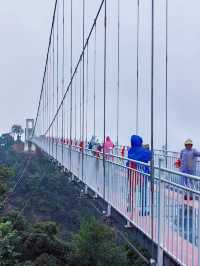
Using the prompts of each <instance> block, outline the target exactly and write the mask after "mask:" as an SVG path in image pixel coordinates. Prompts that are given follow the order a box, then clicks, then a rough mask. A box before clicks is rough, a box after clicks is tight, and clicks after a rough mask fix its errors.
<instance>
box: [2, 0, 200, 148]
mask: <svg viewBox="0 0 200 266" xmlns="http://www.w3.org/2000/svg"><path fill="white" fill-rule="evenodd" d="M81 2H82V1H81V0H74V6H75V9H74V12H75V13H76V15H75V20H74V32H76V33H74V34H75V37H74V43H75V44H74V50H75V52H74V57H73V61H74V64H75V62H76V61H77V59H78V56H79V54H80V51H79V50H80V45H81V41H82V40H81V38H80V37H79V35H80V33H81ZM136 2H137V1H136V0H122V1H121V40H120V54H121V57H120V60H121V70H120V84H121V86H120V90H121V94H120V96H121V99H120V106H121V109H120V112H121V114H120V142H121V143H122V142H123V143H128V139H129V136H130V135H131V134H132V133H134V130H135V95H136V60H135V59H136ZM68 3H69V1H68V0H66V5H68ZM99 3H100V0H86V12H87V23H86V28H87V30H86V32H88V29H89V27H90V25H91V23H92V21H93V17H94V14H95V12H96V10H97V7H98V5H99ZM53 6H54V0H42V1H41V0H34V1H33V0H28V1H27V0H18V1H13V0H6V1H1V3H0V36H1V42H0V92H1V97H0V114H1V116H0V118H1V120H0V121H1V123H0V132H1V133H2V132H7V131H8V130H9V129H10V127H11V126H12V124H13V123H19V124H22V125H24V121H25V119H26V118H32V117H33V118H34V117H35V115H36V110H37V105H38V98H39V93H40V89H41V81H42V75H43V69H44V63H45V57H46V50H47V44H48V38H49V32H50V25H51V19H52V13H53ZM155 6H156V10H155V23H156V26H155V36H156V39H155V142H156V145H157V146H161V145H163V144H164V125H165V121H164V116H165V113H164V102H165V98H164V92H165V91H164V89H165V64H164V63H165V60H164V59H165V24H164V22H165V16H164V15H165V9H164V7H165V0H156V1H155ZM199 10H200V2H199V0H191V1H186V0H173V1H172V0H169V81H168V82H169V146H170V148H172V149H179V148H180V147H181V145H182V143H183V141H184V140H185V138H188V137H190V138H192V139H194V142H195V146H196V147H198V148H200V126H199V101H200V90H199V84H200V68H199V61H200V27H199V24H200V18H199ZM108 14H109V16H108V31H109V34H108V117H107V119H108V123H107V132H108V134H110V135H111V136H112V137H113V139H115V137H116V130H115V128H116V125H115V120H116V118H115V117H116V115H115V110H116V108H115V102H116V94H115V93H116V69H117V68H116V56H117V43H116V40H117V39H116V37H117V35H116V33H117V27H116V25H117V24H116V22H117V17H116V14H117V1H116V0H110V1H108ZM66 15H67V14H66ZM68 33H69V32H68ZM97 38H98V43H100V42H101V41H102V43H103V35H102V29H101V27H100V26H99V31H98V37H97ZM99 45H100V44H99ZM99 49H100V48H99ZM67 50H68V48H67V47H66V51H67ZM149 52H150V1H145V0H141V32H140V134H141V135H142V136H143V137H144V141H145V142H149V141H150V131H149V130H150V119H149V118H150V104H149V103H150V99H149V96H150V94H149V93H150V75H149V74H150V71H149V70H150V57H149V55H150V54H149ZM101 55H102V54H101V49H100V50H99V60H100V57H101ZM91 60H92V59H91ZM99 64H100V61H99ZM100 79H101V76H100V77H99V78H98V81H99V84H100V83H101V80H100ZM98 90H99V91H100V90H101V85H99V87H98ZM100 94H101V93H100ZM99 97H101V95H100V96H99ZM101 107H102V106H101V105H99V107H98V113H99V115H98V117H101V115H100V114H101V111H102V110H101ZM99 119H100V118H99ZM100 134H101V133H99V135H100Z"/></svg>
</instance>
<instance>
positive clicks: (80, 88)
mask: <svg viewBox="0 0 200 266" xmlns="http://www.w3.org/2000/svg"><path fill="white" fill-rule="evenodd" d="M79 86H80V87H79V92H80V99H79V106H80V110H79V114H80V121H79V122H80V141H81V139H82V133H81V128H82V126H81V125H82V122H81V121H82V120H81V113H82V112H81V106H82V105H81V91H82V90H81V88H82V68H81V65H80V85H79Z"/></svg>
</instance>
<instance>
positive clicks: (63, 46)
mask: <svg viewBox="0 0 200 266" xmlns="http://www.w3.org/2000/svg"><path fill="white" fill-rule="evenodd" d="M62 8H63V13H62V16H63V19H62V22H63V27H62V28H63V34H62V35H63V36H62V37H63V43H62V48H63V51H62V98H63V96H64V74H65V0H63V6H62ZM63 145H64V102H63V104H62V165H63V157H64V156H63V153H64V146H63Z"/></svg>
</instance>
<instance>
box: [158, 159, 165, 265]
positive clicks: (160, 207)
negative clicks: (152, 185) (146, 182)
mask: <svg viewBox="0 0 200 266" xmlns="http://www.w3.org/2000/svg"><path fill="white" fill-rule="evenodd" d="M163 161H164V158H163V157H159V173H158V174H159V181H158V182H159V183H158V251H157V265H159V266H162V265H163V225H164V222H165V221H164V212H163V211H164V199H163V195H164V191H163V186H162V180H161V166H162V162H163Z"/></svg>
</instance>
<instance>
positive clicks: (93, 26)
mask: <svg viewBox="0 0 200 266" xmlns="http://www.w3.org/2000/svg"><path fill="white" fill-rule="evenodd" d="M104 2H105V0H102V2H101V4H100V7H99V9H98V12H97V14H96V17H95V20H94V23H93V25H92V27H91V29H90V32H89V34H88V37H87V39H86V41H85V45H84V49H83V50H82V52H81V54H80V57H79V59H78V62H77V64H76V67H75V69H74V71H73V75H72V78H71V80H70V82H69V84H68V85H67V88H66V91H65V93H64V97H63V99H62V100H61V102H60V105H59V107H58V109H57V111H56V113H55V115H54V117H53V119H52V121H51V123H50V125H49V127H48V129H47V130H46V132H45V135H46V134H47V132H48V131H49V129H50V128H51V126H52V124H53V123H54V121H55V120H56V118H57V115H58V113H59V111H60V109H61V107H62V104H63V102H64V100H65V98H66V96H67V93H68V92H69V90H70V86H71V83H72V80H73V79H74V76H75V74H76V72H77V69H78V67H79V65H80V63H81V62H82V57H83V53H84V52H85V49H86V48H87V45H88V42H89V40H90V38H91V35H92V32H93V30H94V28H95V23H96V21H97V19H98V18H99V15H100V12H101V10H102V7H103V4H104Z"/></svg>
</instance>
